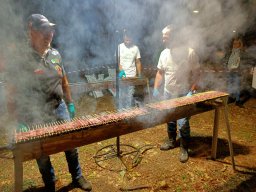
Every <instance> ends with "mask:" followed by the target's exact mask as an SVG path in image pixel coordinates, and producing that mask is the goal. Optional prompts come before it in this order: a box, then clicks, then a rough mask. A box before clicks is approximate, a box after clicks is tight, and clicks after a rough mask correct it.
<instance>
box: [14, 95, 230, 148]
mask: <svg viewBox="0 0 256 192" xmlns="http://www.w3.org/2000/svg"><path fill="white" fill-rule="evenodd" d="M226 96H228V94H226V93H223V92H217V91H209V92H204V93H199V94H195V95H193V96H188V97H180V98H176V99H170V100H165V101H161V102H156V103H152V104H147V105H146V106H145V107H143V108H131V109H122V110H119V111H114V112H103V113H100V114H94V115H86V116H81V117H79V118H74V119H73V120H72V121H60V122H52V123H48V124H45V125H34V126H30V127H28V131H27V132H15V138H14V142H15V143H24V142H30V141H33V140H39V139H42V138H46V137H51V136H58V135H62V134H68V133H70V132H74V131H80V130H86V129H90V128H94V127H97V126H102V125H106V124H111V123H115V124H118V122H120V121H124V120H129V119H132V118H137V117H140V116H145V115H147V117H148V118H153V119H155V117H153V116H154V115H156V116H158V114H156V110H158V111H161V112H163V111H164V110H170V109H175V110H178V109H179V108H181V107H184V106H187V105H193V104H195V103H200V102H204V101H208V100H212V99H216V98H220V97H226ZM156 121H157V119H156Z"/></svg>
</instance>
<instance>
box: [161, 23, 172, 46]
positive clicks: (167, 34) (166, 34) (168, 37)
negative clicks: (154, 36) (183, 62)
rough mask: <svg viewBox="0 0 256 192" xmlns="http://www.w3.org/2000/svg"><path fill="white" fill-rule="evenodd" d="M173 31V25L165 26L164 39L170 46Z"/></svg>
mask: <svg viewBox="0 0 256 192" xmlns="http://www.w3.org/2000/svg"><path fill="white" fill-rule="evenodd" d="M171 32H172V27H171V25H167V26H166V27H165V28H163V30H162V35H163V36H162V41H163V44H164V45H165V46H168V45H169V44H170V41H171Z"/></svg>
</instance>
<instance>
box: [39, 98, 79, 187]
mask: <svg viewBox="0 0 256 192" xmlns="http://www.w3.org/2000/svg"><path fill="white" fill-rule="evenodd" d="M53 113H54V115H55V116H56V119H57V120H70V117H69V112H68V109H67V105H66V104H65V102H64V100H62V101H61V103H60V105H59V106H58V108H56V109H55V110H54V111H53ZM65 155H66V160H67V163H68V169H69V172H70V174H71V175H72V179H73V180H76V179H78V178H80V177H81V176H82V170H81V167H80V164H79V161H78V151H77V149H71V150H68V151H65ZM37 165H38V167H39V171H40V173H41V174H42V178H43V181H44V183H45V185H49V184H51V183H54V182H55V180H56V178H55V174H54V169H53V167H52V164H51V161H50V157H49V156H48V155H43V156H41V157H40V158H39V159H37Z"/></svg>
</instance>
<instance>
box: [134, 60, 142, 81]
mask: <svg viewBox="0 0 256 192" xmlns="http://www.w3.org/2000/svg"><path fill="white" fill-rule="evenodd" d="M135 63H136V69H137V76H138V77H141V69H142V64H141V62H140V59H136V60H135Z"/></svg>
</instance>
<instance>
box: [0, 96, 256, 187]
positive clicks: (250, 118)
mask: <svg viewBox="0 0 256 192" xmlns="http://www.w3.org/2000/svg"><path fill="white" fill-rule="evenodd" d="M76 104H77V105H76V106H77V110H78V115H81V114H85V113H98V112H100V111H105V110H112V109H113V106H114V101H113V98H112V97H111V96H110V95H109V94H105V95H104V97H103V98H99V99H94V98H92V97H90V96H87V95H85V96H84V97H82V98H81V100H79V101H78V102H77V103H76ZM244 106H245V107H244V108H240V107H238V106H236V105H234V104H229V120H230V124H231V135H232V141H233V147H234V154H235V163H236V169H237V171H236V172H234V171H233V169H232V166H231V158H230V155H229V148H228V142H227V134H226V127H225V122H224V117H223V116H224V114H223V113H222V112H221V120H220V129H219V139H218V150H217V160H215V161H213V160H210V159H209V158H208V157H209V156H210V154H211V141H212V127H213V117H214V113H213V111H210V112H206V113H202V114H198V115H195V116H193V117H191V121H190V122H191V135H192V143H191V149H192V151H193V153H192V154H191V156H190V158H189V161H188V162H187V163H180V162H179V148H178V147H177V148H175V149H173V150H169V151H161V150H159V146H160V144H161V143H162V142H163V141H164V139H166V136H167V134H166V125H159V126H156V127H153V128H148V129H145V130H142V131H139V132H135V133H131V134H128V135H124V136H121V137H120V142H121V155H124V154H125V152H128V151H131V150H132V151H134V150H135V153H131V154H130V155H124V156H123V157H122V158H121V159H122V161H123V163H121V161H120V158H110V156H109V155H107V158H106V160H104V161H101V162H99V163H98V164H99V165H100V166H99V165H98V164H97V163H96V162H95V158H94V157H95V154H100V153H102V152H105V153H106V152H107V149H108V148H104V147H106V146H108V145H114V146H115V142H116V139H115V138H113V139H109V140H105V141H101V142H97V143H93V144H91V145H87V146H83V147H80V148H79V158H80V164H81V167H82V170H83V174H84V176H85V177H86V178H87V179H88V180H90V181H91V183H92V185H93V191H94V192H119V191H121V189H122V190H123V191H128V190H132V189H133V191H137V192H160V191H167V192H172V191H173V192H174V191H175V192H193V191H194V192H197V191H199V192H216V191H218V192H219V191H221V192H222V191H223V192H226V191H232V192H240V191H242V192H243V191H244V192H253V191H256V140H255V138H256V99H255V98H252V99H250V100H249V101H248V102H246V103H245V105H244ZM1 122H2V123H1V124H2V126H1V127H2V129H3V127H4V126H3V125H4V123H5V121H4V120H2V121H1ZM117 126H118V125H117ZM1 140H2V141H0V142H1V143H4V141H5V140H4V139H1ZM102 148H104V149H102ZM0 154H1V153H0ZM135 154H137V156H136V155H135ZM4 155H5V157H6V156H7V157H11V156H12V155H11V154H8V152H6V153H5V154H4ZM97 160H99V159H98V158H97ZM51 161H52V164H53V166H54V168H55V173H56V176H57V177H58V181H57V184H56V185H57V191H72V192H75V191H77V192H78V191H82V190H80V189H77V188H73V187H72V186H71V185H70V182H71V177H70V174H69V172H68V168H67V164H66V160H65V156H64V153H58V154H54V155H52V156H51ZM124 165H125V166H124ZM111 169H113V170H111ZM13 174H14V172H13V160H12V159H6V158H0V191H3V192H4V191H6V192H9V191H12V190H13V183H14V179H13ZM23 189H24V191H26V192H39V191H40V192H41V191H44V188H43V182H42V179H41V175H40V173H39V171H38V168H37V165H36V162H35V160H33V161H28V162H25V163H24V185H23Z"/></svg>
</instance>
